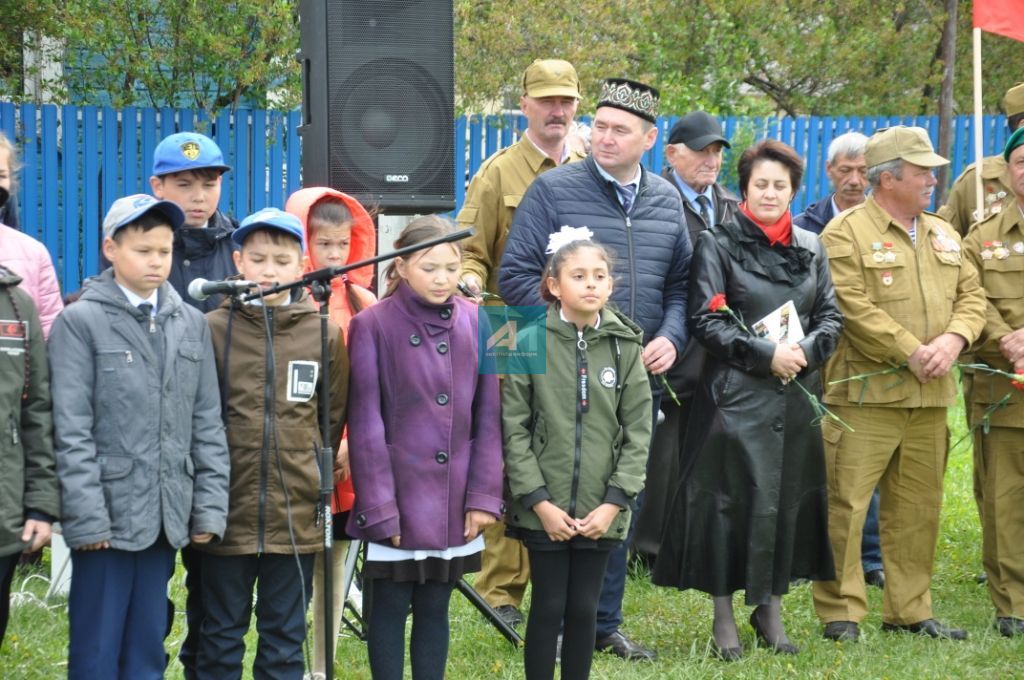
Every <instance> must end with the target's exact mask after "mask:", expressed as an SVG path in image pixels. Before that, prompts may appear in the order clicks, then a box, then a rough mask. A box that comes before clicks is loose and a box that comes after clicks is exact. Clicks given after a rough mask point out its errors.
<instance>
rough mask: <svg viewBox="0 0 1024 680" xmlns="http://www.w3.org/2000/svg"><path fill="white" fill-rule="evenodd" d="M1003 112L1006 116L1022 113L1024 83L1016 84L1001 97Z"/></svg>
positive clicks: (1023, 106) (1023, 108)
mask: <svg viewBox="0 0 1024 680" xmlns="http://www.w3.org/2000/svg"><path fill="white" fill-rule="evenodd" d="M1003 111H1005V112H1006V115H1007V116H1016V115H1017V114H1018V113H1024V83H1017V84H1016V85H1014V86H1013V87H1011V88H1010V89H1009V90H1007V91H1006V95H1004V96H1003Z"/></svg>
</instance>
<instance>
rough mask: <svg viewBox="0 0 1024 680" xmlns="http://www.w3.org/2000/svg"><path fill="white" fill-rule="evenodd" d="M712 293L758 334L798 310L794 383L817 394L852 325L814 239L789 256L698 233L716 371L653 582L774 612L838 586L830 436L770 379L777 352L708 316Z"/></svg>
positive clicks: (705, 339)
mask: <svg viewBox="0 0 1024 680" xmlns="http://www.w3.org/2000/svg"><path fill="white" fill-rule="evenodd" d="M716 293H725V295H726V299H727V301H728V304H729V306H730V308H732V309H733V310H734V311H735V312H736V313H737V314H738V315H739V316H740V317H741V318H742V319H744V320H745V322H746V323H747V324H748V326H749V325H751V324H753V323H754V322H756V321H757V320H759V319H761V318H762V317H764V316H766V315H767V314H768V313H770V312H771V311H773V310H775V309H776V308H778V307H779V306H781V305H782V304H783V303H785V302H786V301H787V300H792V301H793V303H794V304H795V306H796V310H797V315H798V316H799V318H800V323H801V326H802V328H803V330H804V332H805V333H806V337H804V339H803V340H800V341H799V343H798V344H799V345H800V346H801V347H802V349H803V351H804V354H805V356H806V358H807V362H808V365H807V368H805V369H804V370H803V371H801V373H800V375H799V377H798V380H799V381H800V384H801V385H803V386H804V387H805V388H807V389H808V390H809V391H811V392H812V393H815V394H818V395H820V394H821V380H820V377H819V372H818V371H819V368H820V367H821V366H822V364H823V363H824V361H825V360H826V359H827V358H828V357H829V355H830V354H832V352H833V351H834V350H835V347H836V343H837V341H838V339H839V334H840V332H841V331H842V316H841V314H840V312H839V308H838V307H837V305H836V301H835V293H834V291H833V288H832V281H831V278H830V276H829V270H828V259H827V257H826V256H825V251H824V249H823V247H822V246H821V244H820V243H819V241H818V239H817V237H816V236H815V235H814V234H812V233H810V232H807V231H804V230H802V229H797V228H794V229H793V245H792V246H774V247H772V246H769V245H768V240H767V238H766V237H765V236H764V233H763V232H762V231H761V229H760V228H759V227H758V226H757V225H755V224H754V223H753V222H751V221H750V220H748V219H747V218H746V217H745V216H743V215H738V216H737V217H736V218H735V220H734V221H733V222H731V223H727V224H721V225H718V226H716V227H715V228H714V229H713V230H711V231H708V232H703V233H701V235H700V238H699V239H698V242H697V249H696V252H695V254H694V259H693V267H692V269H691V278H690V296H691V297H690V299H691V301H692V307H691V315H690V318H689V326H690V332H691V333H692V334H693V338H694V339H695V340H697V341H699V342H700V343H701V344H702V346H703V347H704V348H705V350H706V351H707V360H706V361H705V363H704V367H703V370H702V372H701V377H700V380H699V382H698V386H697V391H696V393H695V395H694V402H693V408H692V411H691V413H690V416H689V420H688V423H687V426H686V430H685V436H684V440H683V446H682V459H681V462H680V482H679V485H678V489H677V491H676V494H675V497H674V500H673V502H672V504H671V505H670V508H671V510H670V512H669V515H668V516H667V518H666V521H665V526H666V529H665V533H664V535H663V538H662V542H661V546H660V550H659V553H658V560H657V562H656V564H655V572H654V581H655V583H658V584H660V585H671V586H676V587H679V588H696V589H698V590H702V591H704V592H707V593H710V594H712V595H727V594H730V593H732V592H735V591H736V590H741V589H743V590H745V591H746V600H747V603H748V604H765V603H767V602H768V598H769V597H770V596H771V595H782V594H784V593H785V592H786V591H787V590H788V584H789V582H790V581H791V580H793V579H795V578H810V579H815V580H817V579H830V578H832V574H833V563H832V551H831V548H830V546H829V541H828V531H827V529H828V496H827V488H826V479H825V460H824V452H823V448H822V439H821V431H820V428H819V427H818V425H817V424H812V421H814V418H815V415H814V413H813V411H812V410H811V407H810V405H809V403H808V400H807V397H806V396H805V395H804V393H803V392H802V391H800V390H799V388H797V387H796V385H792V384H790V385H783V384H782V383H781V382H780V380H779V379H778V378H776V377H774V376H772V375H771V370H770V367H771V360H772V356H773V354H774V350H775V344H774V343H773V342H772V341H770V340H768V339H763V338H754V337H752V336H750V335H749V334H748V333H746V332H744V331H743V330H742V329H741V328H740V326H739V324H737V323H736V322H735V321H733V320H732V319H731V318H730V317H729V316H728V315H727V314H726V313H724V312H721V311H720V312H711V311H710V310H709V309H708V303H709V302H710V301H711V298H712V297H713V296H714V295H715V294H716Z"/></svg>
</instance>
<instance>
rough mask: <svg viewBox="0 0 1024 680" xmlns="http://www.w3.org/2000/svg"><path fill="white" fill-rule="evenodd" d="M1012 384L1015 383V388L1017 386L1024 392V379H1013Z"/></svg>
mask: <svg viewBox="0 0 1024 680" xmlns="http://www.w3.org/2000/svg"><path fill="white" fill-rule="evenodd" d="M1010 384H1011V385H1013V386H1014V387H1015V388H1017V389H1018V390H1020V391H1021V392H1024V381H1020V380H1011V381H1010Z"/></svg>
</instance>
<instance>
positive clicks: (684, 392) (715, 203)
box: [633, 111, 739, 561]
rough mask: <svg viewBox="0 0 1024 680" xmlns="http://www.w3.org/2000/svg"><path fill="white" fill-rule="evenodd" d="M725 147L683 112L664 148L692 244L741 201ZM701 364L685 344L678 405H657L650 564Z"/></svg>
mask: <svg viewBox="0 0 1024 680" xmlns="http://www.w3.org/2000/svg"><path fill="white" fill-rule="evenodd" d="M729 147H730V144H729V140H728V139H726V138H725V136H724V135H723V133H722V126H721V124H719V122H718V119H716V118H715V117H714V116H712V115H710V114H708V113H705V112H704V111H691V112H690V113H687V114H686V115H685V116H683V117H681V118H680V119H679V120H677V121H676V122H675V124H673V125H672V128H671V129H670V130H669V133H668V144H666V145H665V159H666V160H667V161H668V164H667V165H666V166H665V169H664V170H662V173H661V176H662V177H664V178H665V179H667V180H668V181H669V182H671V183H672V185H673V186H674V187H675V188H676V189H677V190H678V191H679V196H680V198H682V199H683V216H684V218H685V219H686V228H687V231H688V232H689V236H690V243H691V244H692V243H696V242H697V235H698V234H700V232H702V231H704V230H705V229H710V228H711V227H712V226H714V225H715V224H718V223H721V222H727V221H729V220H730V219H731V218H732V217H733V215H734V214H735V213H736V211H737V210H738V206H739V199H738V198H736V196H735V195H734V194H733V193H732V192H730V191H729V190H728V189H726V188H725V187H723V186H722V185H721V184H719V183H718V173H719V172H720V171H721V170H722V155H723V153H724V151H725V149H727V148H729ZM703 363H704V349H703V347H702V346H701V344H700V343H699V342H696V341H693V342H688V343H687V344H686V347H685V349H684V350H683V352H681V356H680V358H679V361H677V362H676V364H675V365H674V366H673V367H672V368H671V369H670V370H669V371H668V374H667V375H666V378H667V379H668V383H669V385H671V386H672V389H673V391H675V393H676V396H677V397H678V399H679V401H680V404H679V405H676V403H675V402H673V401H672V400H671V399H668V400H663V401H662V403H661V411H662V413H663V414H664V415H665V420H664V421H662V422H661V424H659V425H658V428H657V431H656V432H655V436H654V443H653V444H652V445H651V458H650V461H649V462H648V467H649V468H650V469H652V470H658V471H659V474H658V475H652V476H651V477H650V478H649V479H648V480H647V485H646V487H645V488H644V499H643V506H642V507H641V508H640V509H639V511H638V513H637V521H636V533H635V535H634V536H633V549H634V550H635V551H636V552H637V553H638V554H639V555H641V556H642V557H643V558H644V559H647V560H648V561H653V559H655V558H656V557H657V553H658V546H659V544H660V543H661V533H662V528H663V525H664V519H665V512H666V505H667V504H668V503H669V502H670V501H671V500H672V499H671V498H669V496H670V495H671V493H672V492H673V491H674V490H675V486H674V484H675V481H676V472H677V471H678V469H679V463H678V460H679V445H680V443H681V442H682V428H683V427H685V426H686V418H687V415H688V413H689V406H690V402H691V400H692V398H693V391H694V388H695V387H696V385H697V379H698V377H699V374H700V369H701V366H702V365H703Z"/></svg>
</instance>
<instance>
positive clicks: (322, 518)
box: [239, 229, 498, 680]
mask: <svg viewBox="0 0 1024 680" xmlns="http://www.w3.org/2000/svg"><path fill="white" fill-rule="evenodd" d="M472 235H473V230H472V229H462V230H460V231H456V232H453V233H451V234H448V235H447V236H442V237H440V238H436V239H432V240H430V241H424V242H422V243H417V244H415V245H412V246H407V247H405V248H399V249H398V250H393V251H391V252H389V253H385V254H383V255H378V256H376V257H371V258H368V259H366V260H361V261H359V262H353V263H351V264H345V265H342V266H340V267H325V268H323V269H317V270H316V271H312V272H309V273H307V274H305V275H303V277H302V278H300V279H296V280H295V281H292V282H290V283H281V284H276V285H274V286H271V287H270V288H268V289H266V290H259V291H256V292H253V293H245V294H243V295H240V296H239V298H240V299H242V300H243V301H249V300H254V299H256V298H261V297H263V296H265V295H273V294H274V293H278V292H280V291H284V290H291V289H292V288H299V287H300V286H301V287H308V288H309V289H310V291H311V293H312V296H313V299H315V300H316V301H317V302H318V303H319V304H320V380H319V384H318V386H317V406H318V408H319V412H320V449H319V455H320V502H319V505H318V508H317V520H316V521H317V523H318V524H319V525H320V526H322V527H323V544H324V580H323V591H324V638H325V639H324V674H325V676H326V680H334V644H335V642H336V640H334V639H332V638H333V637H334V606H333V605H334V602H333V600H334V583H333V579H332V573H333V545H334V544H333V541H334V536H333V533H332V532H333V517H332V515H331V496H332V494H333V493H334V447H333V442H332V441H331V410H330V402H331V388H330V370H331V356H330V351H329V347H328V342H327V339H328V332H327V331H328V321H329V318H330V317H329V312H330V300H331V279H333V278H335V277H338V276H341V275H342V274H344V273H346V272H349V271H352V270H353V269H359V268H360V267H365V266H367V265H372V264H376V263H378V262H383V261H384V260H390V259H393V258H396V257H401V256H403V255H408V254H409V253H414V252H417V251H419V250H427V249H429V248H433V247H434V246H438V245H441V244H444V243H452V242H454V241H460V240H462V239H464V238H468V237H470V236H472ZM466 587H469V586H468V584H467V585H466ZM460 589H461V587H460ZM474 594H475V593H474ZM477 597H479V595H478V596H477ZM474 604H476V603H475V602H474ZM483 604H484V606H487V603H486V602H484V603H483ZM477 606H478V607H479V605H477ZM488 609H490V607H488ZM481 611H483V610H481ZM491 613H492V614H493V610H491ZM485 614H486V613H485ZM494 616H495V619H497V618H498V617H497V615H494ZM492 621H493V619H492Z"/></svg>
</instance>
